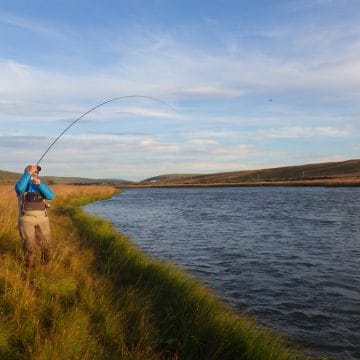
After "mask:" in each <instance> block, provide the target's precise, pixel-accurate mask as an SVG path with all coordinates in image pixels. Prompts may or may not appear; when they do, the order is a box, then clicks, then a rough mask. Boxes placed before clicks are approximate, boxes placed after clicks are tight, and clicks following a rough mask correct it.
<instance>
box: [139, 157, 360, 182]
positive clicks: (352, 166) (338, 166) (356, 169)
mask: <svg viewBox="0 0 360 360" xmlns="http://www.w3.org/2000/svg"><path fill="white" fill-rule="evenodd" d="M333 178H336V179H338V178H341V179H345V178H359V179H360V159H357V160H348V161H342V162H329V163H320V164H307V165H299V166H284V167H278V168H269V169H259V170H243V171H235V172H226V173H216V174H206V175H196V174H193V175H187V174H176V175H174V174H170V175H161V176H156V177H153V178H150V179H146V180H143V182H151V183H156V184H158V185H160V184H163V185H171V184H177V183H181V184H184V185H201V184H209V185H210V184H237V183H239V184H240V183H253V182H271V181H293V180H316V179H318V180H319V179H333Z"/></svg>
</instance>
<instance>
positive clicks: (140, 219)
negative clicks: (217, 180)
mask: <svg viewBox="0 0 360 360" xmlns="http://www.w3.org/2000/svg"><path fill="white" fill-rule="evenodd" d="M85 209H86V211H87V212H89V213H92V214H96V215H100V216H102V217H104V218H107V219H109V220H111V221H112V222H113V223H114V225H115V227H116V228H117V229H118V230H119V231H121V232H123V233H125V234H127V235H129V236H130V237H131V238H132V239H133V241H134V242H135V243H136V244H137V245H138V246H139V247H140V248H142V249H143V250H145V251H146V252H148V253H149V254H151V255H152V256H154V257H157V258H161V259H167V260H170V261H171V262H174V263H177V264H179V265H181V266H183V267H184V268H186V269H187V270H188V271H189V272H190V273H192V274H194V275H195V276H197V277H199V278H201V279H202V281H203V282H205V283H206V284H207V285H208V286H209V287H210V288H212V289H213V290H215V292H216V293H217V294H218V296H219V297H221V298H222V299H223V300H224V301H226V302H227V303H229V304H230V306H232V307H233V308H234V309H236V310H240V311H241V312H243V313H247V314H250V315H254V316H256V317H257V319H258V321H259V322H260V323H262V324H265V325H266V326H268V327H270V328H272V329H275V330H276V331H277V332H280V333H282V334H285V336H286V337H287V338H289V339H290V341H292V342H294V343H296V344H297V345H300V346H301V347H304V348H305V349H307V352H309V353H310V354H313V355H324V354H326V355H330V356H335V357H337V358H339V359H360V217H359V214H360V188H321V187H237V188H236V187H228V188H170V189H169V188H166V189H165V188H151V189H131V190H125V191H124V192H123V193H121V194H119V195H116V196H114V197H113V198H112V199H110V200H106V201H101V202H96V203H92V204H89V205H87V206H86V207H85Z"/></svg>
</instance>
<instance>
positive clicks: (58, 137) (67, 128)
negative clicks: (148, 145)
mask: <svg viewBox="0 0 360 360" xmlns="http://www.w3.org/2000/svg"><path fill="white" fill-rule="evenodd" d="M126 98H145V99H150V100H153V101H156V102H158V103H160V104H163V105H166V106H167V107H169V108H170V109H171V110H173V111H175V112H176V109H175V108H174V107H172V106H171V105H170V104H168V103H166V102H165V101H162V100H159V99H157V98H155V97H152V96H146V95H126V96H120V97H116V98H113V99H110V100H106V101H104V102H102V103H101V104H98V105H96V106H94V107H93V108H91V109H90V110H88V111H86V112H84V113H83V114H82V115H80V116H79V117H78V118H76V119H75V120H74V121H73V122H72V123H71V124H70V125H68V126H67V127H66V128H65V129H64V130H63V131H62V132H61V133H60V134H59V135H58V136H57V137H56V138H55V140H54V141H53V142H52V143H51V144H50V145H49V146H48V147H47V149H46V150H45V151H44V153H43V154H42V155H41V157H40V159H39V160H38V161H37V162H36V166H39V164H40V162H41V160H42V159H43V158H44V157H45V155H46V154H47V153H48V152H49V150H50V149H51V148H52V147H53V146H54V145H55V143H56V142H57V141H58V140H59V139H60V138H61V137H62V136H63V135H64V134H65V133H66V132H67V131H68V130H69V129H70V128H71V127H72V126H74V125H75V124H76V123H77V122H78V121H79V120H81V119H82V118H83V117H85V116H86V115H88V114H90V113H91V112H93V111H94V110H96V109H98V108H99V107H101V106H104V105H105V104H108V103H111V102H113V101H117V100H121V99H126Z"/></svg>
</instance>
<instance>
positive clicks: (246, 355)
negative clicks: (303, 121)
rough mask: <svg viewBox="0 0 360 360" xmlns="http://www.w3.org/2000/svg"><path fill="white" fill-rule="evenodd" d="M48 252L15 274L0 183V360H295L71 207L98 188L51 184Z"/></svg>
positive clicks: (251, 323) (12, 201) (101, 190)
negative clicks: (47, 259)
mask: <svg viewBox="0 0 360 360" xmlns="http://www.w3.org/2000/svg"><path fill="white" fill-rule="evenodd" d="M53 188H54V190H55V192H56V193H57V199H56V201H55V202H54V204H53V208H52V209H51V210H50V211H51V213H50V220H51V226H52V238H53V245H52V249H53V255H52V259H51V261H50V263H49V264H47V265H40V264H39V265H37V266H36V268H35V269H34V270H32V272H31V273H30V276H28V277H26V276H24V261H23V254H22V244H21V240H20V237H19V235H18V233H17V224H16V222H17V201H16V196H15V193H14V191H13V188H12V186H0V194H1V197H0V251H1V261H0V319H1V322H0V359H144V360H151V359H224V360H226V359H264V360H265V359H266V360H271V359H274V360H282V359H303V358H305V356H303V355H302V354H301V353H300V352H298V351H297V350H293V349H291V348H289V347H288V346H287V345H286V344H285V343H284V340H282V339H281V338H280V337H278V336H276V335H273V333H272V332H270V331H269V330H267V329H265V328H263V327H262V326H259V325H257V324H256V322H255V320H254V319H252V318H249V317H245V316H243V315H240V314H237V313H234V312H233V311H231V310H230V309H228V308H227V306H226V305H224V304H223V303H222V302H221V301H219V300H218V299H217V298H216V296H215V295H214V294H213V293H212V292H211V291H210V290H208V289H207V288H206V287H204V286H203V285H202V284H200V282H198V281H197V280H196V279H193V278H192V277H190V276H189V275H188V274H186V272H184V271H183V270H181V269H179V268H177V267H176V266H174V265H172V264H168V263H166V262H163V261H159V260H154V259H152V258H150V257H149V256H148V255H146V254H144V253H143V252H142V251H141V250H139V249H138V248H137V247H136V246H134V245H133V244H132V243H131V241H130V240H129V239H128V238H126V237H125V236H123V235H121V234H119V233H117V232H116V231H115V230H114V228H113V226H112V225H111V224H110V223H109V222H107V221H105V220H103V219H101V218H98V217H94V216H90V215H88V214H85V213H84V212H83V211H82V210H81V209H80V206H81V205H84V204H86V203H89V202H91V201H95V200H99V199H105V198H109V197H111V196H112V195H113V194H114V193H115V190H114V189H113V188H111V187H105V186H93V187H90V186H81V187H79V186H54V187H53Z"/></svg>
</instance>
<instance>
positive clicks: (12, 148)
mask: <svg viewBox="0 0 360 360" xmlns="http://www.w3.org/2000/svg"><path fill="white" fill-rule="evenodd" d="M359 18H360V2H359V1H358V0H253V1H250V0H246V1H245V0H237V1H235V0H217V1H215V0H206V1H205V0H197V1H188V0H116V1H115V0H102V1H99V0H93V1H85V0H77V1H73V0H72V1H70V0H51V1H43V0H32V1H28V0H9V1H3V0H0V169H1V170H8V171H17V172H20V171H22V170H23V169H24V167H25V166H26V165H27V164H30V163H35V162H36V161H37V160H38V159H39V158H40V157H41V155H42V154H43V152H44V151H45V149H46V148H47V147H48V146H49V145H50V143H51V142H52V141H53V140H54V139H55V138H56V136H57V135H59V134H60V133H61V132H62V131H63V130H64V129H65V128H66V127H67V126H68V125H69V124H70V123H71V122H72V121H74V120H75V119H76V118H78V117H79V116H80V115H81V114H83V113H84V112H86V111H88V110H89V109H90V108H92V107H94V106H96V105H97V104H100V103H102V102H104V101H106V100H108V99H112V98H115V97H121V96H128V95H144V96H150V97H154V98H157V99H159V100H161V101H162V102H165V103H166V104H169V105H170V106H167V105H166V104H164V103H160V102H156V101H153V100H151V99H147V98H125V99H122V100H119V101H114V102H112V103H109V104H106V105H105V106H103V107H100V108H99V109H97V110H96V111H94V112H93V113H91V114H89V115H88V116H86V117H84V118H83V119H82V120H80V121H79V122H78V123H77V124H76V125H74V126H73V127H72V128H71V129H69V131H68V132H67V133H66V134H65V135H64V136H63V137H62V138H61V139H60V140H59V141H58V142H57V143H56V144H55V145H54V146H53V148H52V149H51V150H50V151H49V152H48V154H47V155H46V156H45V158H44V159H43V160H42V162H41V165H42V167H43V171H42V173H43V175H58V176H83V177H92V178H122V179H128V180H141V179H144V178H148V177H151V176H156V175H160V174H167V173H213V172H224V171H238V170H245V169H260V168H267V167H277V166H287V165H300V164H306V163H314V162H326V161H342V160H347V159H356V158H360V156H359V153H360V144H359V139H360V22H359Z"/></svg>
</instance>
